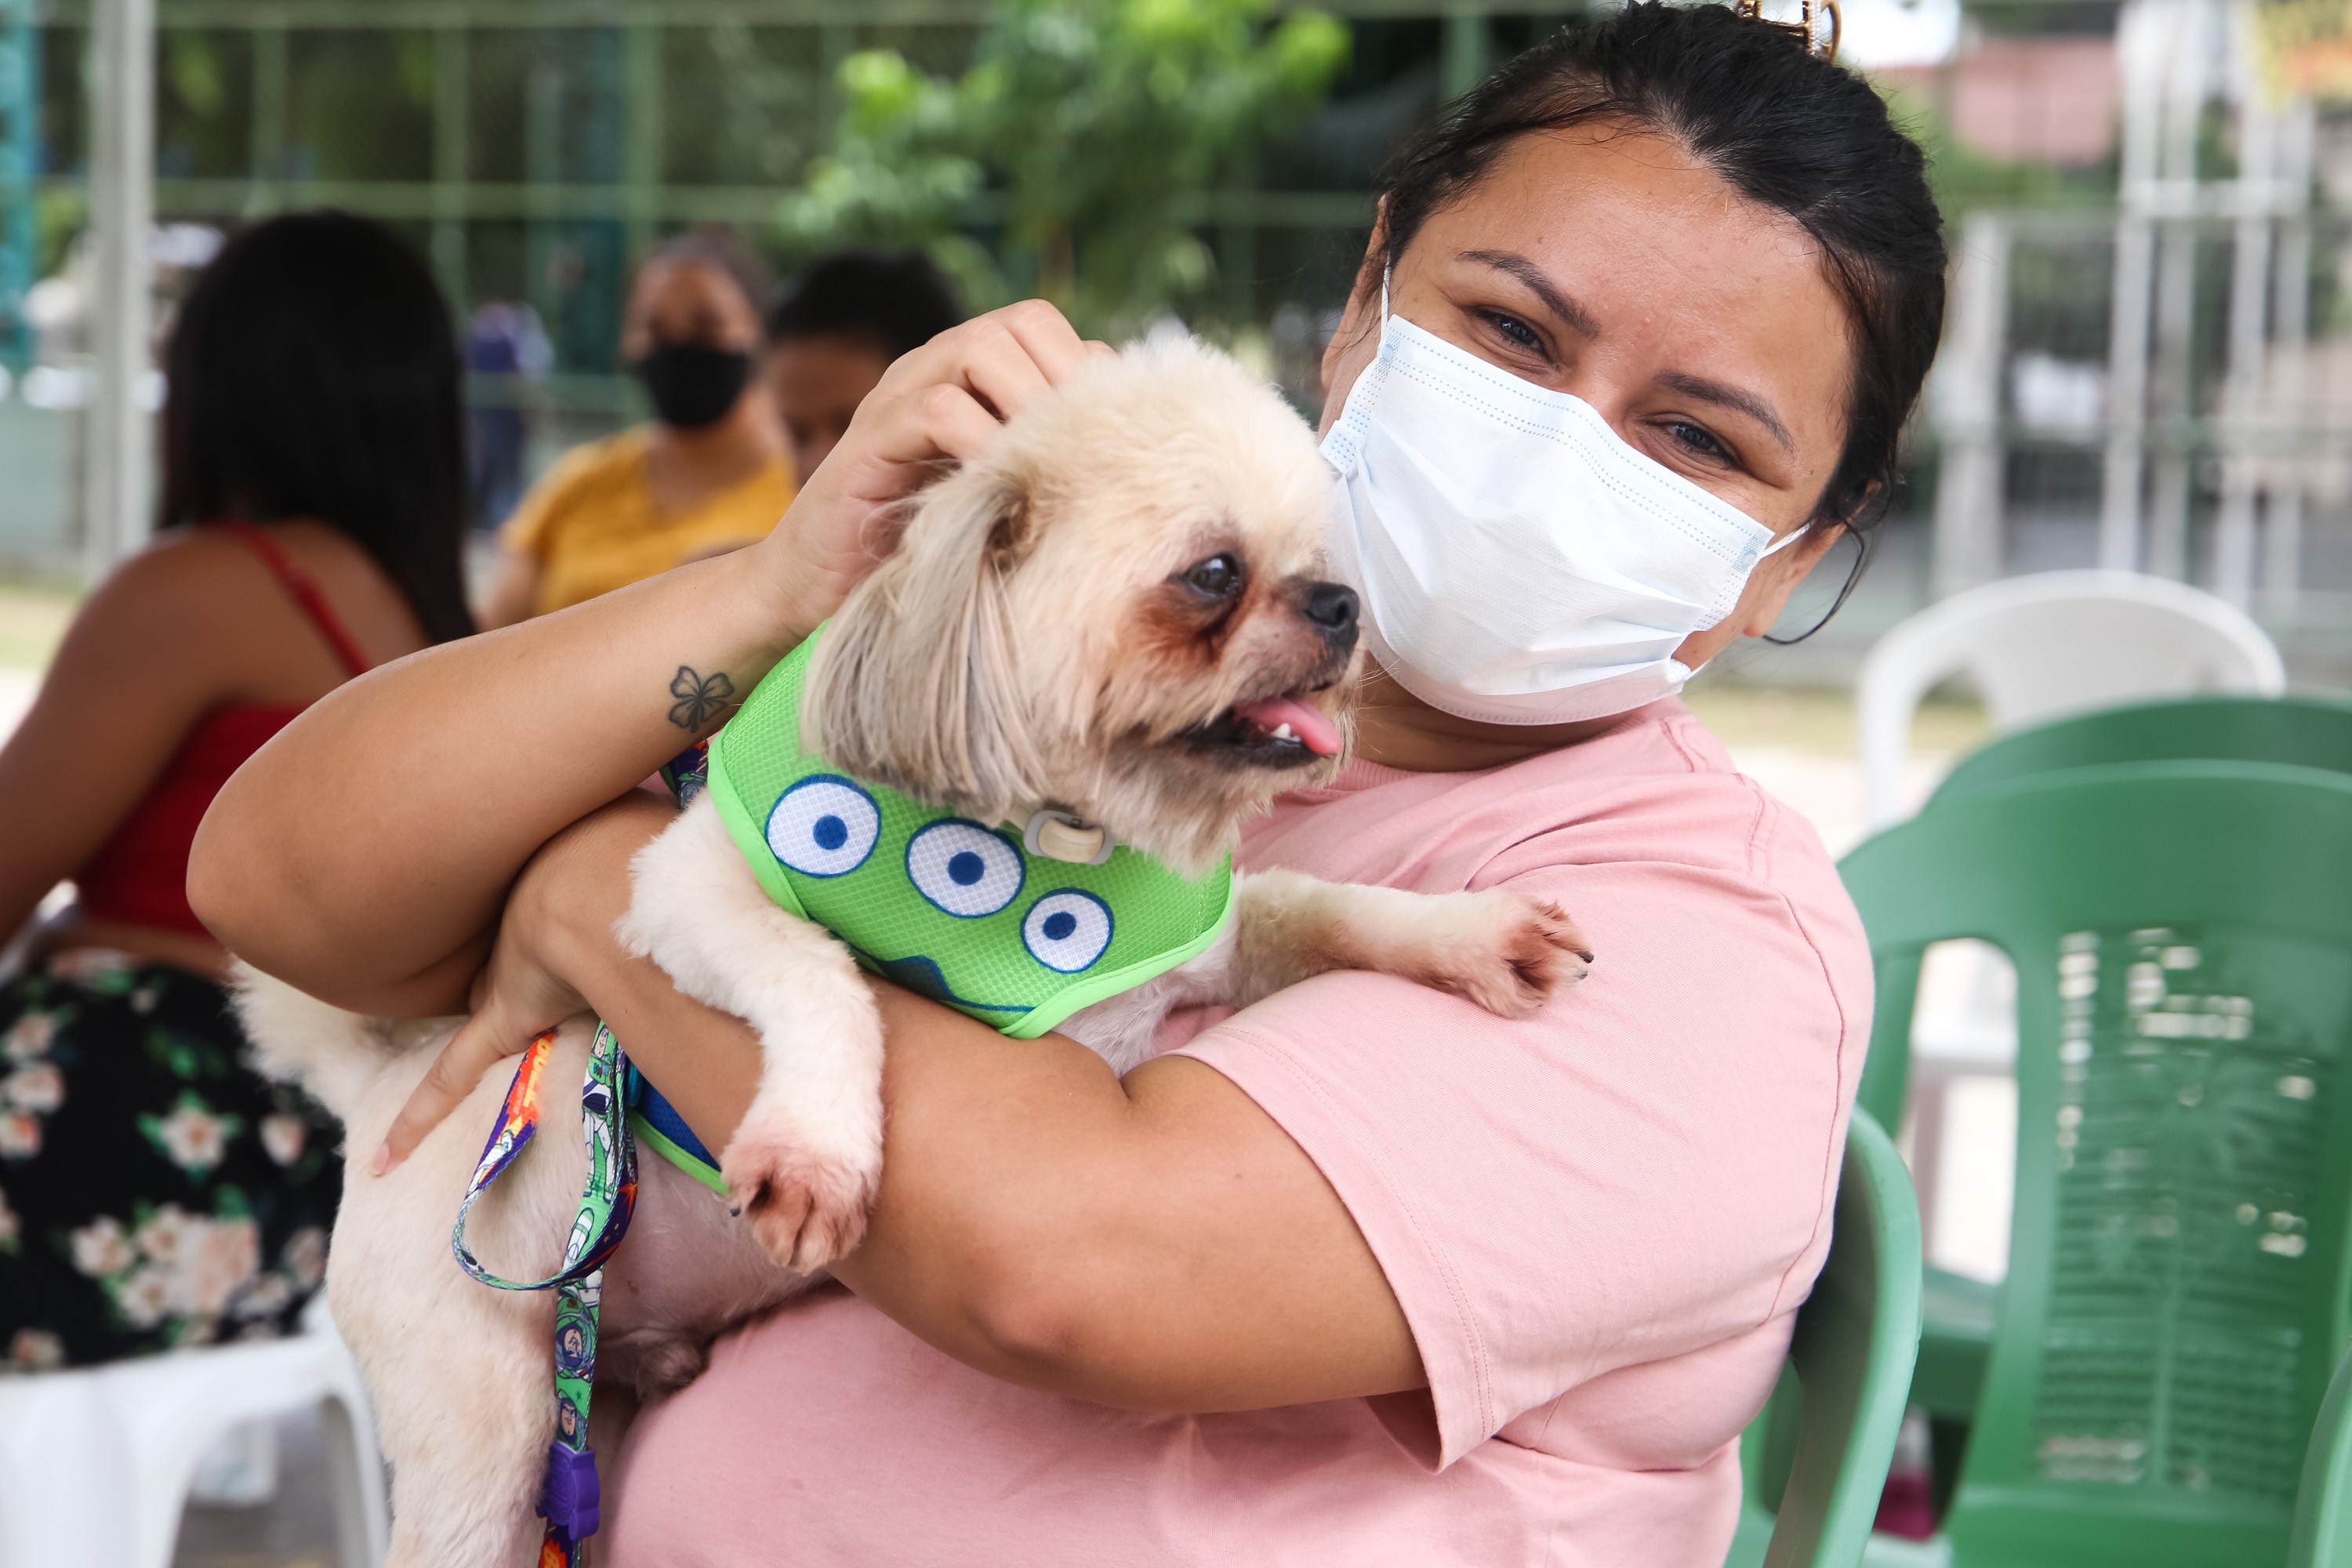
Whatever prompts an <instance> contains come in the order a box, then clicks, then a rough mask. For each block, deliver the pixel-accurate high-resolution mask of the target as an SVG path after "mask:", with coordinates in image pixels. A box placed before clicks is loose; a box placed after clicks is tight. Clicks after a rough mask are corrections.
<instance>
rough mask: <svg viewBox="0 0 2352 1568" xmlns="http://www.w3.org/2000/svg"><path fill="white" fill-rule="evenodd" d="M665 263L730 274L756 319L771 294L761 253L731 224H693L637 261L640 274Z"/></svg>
mask: <svg viewBox="0 0 2352 1568" xmlns="http://www.w3.org/2000/svg"><path fill="white" fill-rule="evenodd" d="M665 263H669V264H677V265H682V266H688V267H708V268H711V269H712V270H713V271H716V272H723V273H725V274H726V275H727V279H728V281H730V282H731V283H733V284H734V285H735V287H736V288H737V289H740V290H742V294H743V303H744V304H746V305H748V306H749V307H751V314H752V316H753V318H754V319H756V318H757V317H758V316H759V314H760V301H761V300H764V299H766V298H767V297H768V290H769V289H770V288H772V286H773V280H772V279H771V278H770V277H769V275H768V266H767V263H766V262H764V261H761V259H760V256H759V253H758V252H757V251H755V250H753V249H752V248H751V247H750V246H749V245H747V244H745V243H744V241H743V237H742V236H741V235H740V234H737V233H736V232H735V231H734V230H733V229H731V228H720V227H704V228H690V229H688V230H687V231H686V232H685V233H684V234H681V235H678V236H676V237H673V238H670V239H666V240H664V241H662V243H661V244H660V245H659V246H657V247H655V248H654V251H653V253H652V254H651V255H649V256H647V257H646V258H645V260H643V261H642V262H640V263H638V264H637V276H638V277H640V278H642V277H644V276H645V275H646V272H647V271H649V270H651V269H652V268H656V267H659V266H662V265H664V264H665Z"/></svg>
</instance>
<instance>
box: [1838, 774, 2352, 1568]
mask: <svg viewBox="0 0 2352 1568" xmlns="http://www.w3.org/2000/svg"><path fill="white" fill-rule="evenodd" d="M1842 870H1843V873H1844V876H1845V879H1846V885H1847V887H1848V888H1849V889H1852V891H1853V896H1854V900H1855V902H1856V903H1857V904H1858V905H1859V906H1860V908H1861V910H1862V914H1863V921H1864V925H1865V926H1866V928H1867V929H1868V931H1869V932H1870V940H1871V946H1872V951H1873V954H1874V959H1875V962H1876V967H1877V973H1878V1021H1877V1024H1876V1026H1875V1029H1874V1036H1875V1037H1874V1042H1873V1045H1874V1049H1873V1053H1872V1057H1873V1061H1872V1068H1873V1069H1874V1070H1876V1069H1878V1068H1880V1067H1881V1066H1882V1064H1883V1063H1884V1062H1885V1060H1887V1059H1890V1058H1891V1059H1893V1060H1894V1061H1895V1063H1896V1065H1897V1067H1898V1068H1899V1067H1900V1065H1901V1058H1902V1054H1903V1051H1904V1048H1905V1046H1906V1043H1907V1038H1908V1029H1909V1020H1910V1017H1911V1014H1912V1006H1913V1003H1914V1000H1915V997H1916V988H1917V983H1918V975H1919V962H1920V955H1921V953H1922V952H1924V951H1925V949H1926V948H1927V946H1928V945H1929V944H1931V943H1933V942H1942V941H1947V940H1950V939H1953V938H1958V937H1974V938H1979V939H1981V940H1984V941H1987V942H1992V943H1994V944H1995V945H1997V946H1999V947H2000V948H2002V949H2004V950H2005V951H2006V952H2008V954H2009V956H2010V958H2011V961H2012V962H2013V963H2015V964H2016V966H2017V971H2018V1035H2019V1050H2018V1126H2019V1129H2020V1131H2019V1136H2018V1153H2017V1180H2016V1194H2017V1195H2016V1219H2015V1223H2014V1225H2013V1227H2012V1231H2011V1244H2010V1260H2009V1275H2008V1279H2007V1281H2006V1283H2005V1284H2004V1285H2003V1287H2002V1288H2001V1291H2000V1299H1999V1308H1998V1311H1997V1312H1996V1313H1995V1314H1994V1318H1993V1322H1992V1330H1991V1353H1990V1363H1989V1365H1988V1367H1987V1369H1986V1373H1985V1378H1984V1388H1983V1394H1982V1399H1981V1402H1980V1403H1979V1405H1978V1407H1977V1409H1976V1411H1975V1425H1974V1428H1973V1431H1972V1433H1971V1436H1970V1439H1969V1447H1968V1451H1967V1455H1966V1458H1965V1459H1964V1460H1963V1462H1962V1466H1961V1470H1960V1475H1959V1479H1958V1493H1957V1496H1956V1497H1955V1499H1954V1501H1953V1506H1952V1508H1951V1510H1950V1512H1949V1513H1948V1515H1947V1519H1946V1527H1947V1535H1946V1536H1945V1537H1944V1538H1943V1539H1942V1541H1941V1542H1939V1543H1938V1544H1939V1546H1940V1547H1941V1548H1942V1549H1943V1550H1945V1551H1948V1553H1949V1561H1951V1562H1952V1563H1955V1564H1957V1565H1958V1568H1975V1565H1977V1564H1993V1563H2000V1564H2014V1565H2017V1568H2043V1565H2046V1568H2062V1565H2063V1568H2110V1565H2112V1568H2126V1565H2128V1568H2163V1565H2170V1564H2180V1565H2183V1568H2186V1565H2190V1564H2213V1565H2216V1568H2218V1565H2221V1564H2228V1565H2230V1568H2251V1565H2257V1564H2274V1563H2284V1561H2285V1557H2286V1549H2287V1539H2288V1530H2289V1524H2290V1519H2291V1513H2292V1510H2293V1507H2294V1494H2295V1477H2296V1474H2297V1471H2298V1469H2299V1468H2300V1466H2301V1464H2302V1462H2303V1457H2304V1453H2305V1447H2306V1438H2307V1436H2308V1434H2309V1433H2310V1431H2311V1428H2312V1420H2313V1416H2314V1415H2315V1413H2316V1412H2317V1411H2318V1410H2319V1408H2320V1405H2321V1401H2322V1395H2323V1394H2324V1393H2325V1392H2326V1386H2327V1383H2328V1379H2329V1377H2330V1375H2331V1374H2332V1373H2333V1372H2334V1371H2335V1363H2336V1350H2337V1348H2338V1347H2340V1346H2342V1345H2343V1344H2344V1343H2345V1341H2346V1326H2347V1325H2346V1285H2345V1279H2346V1277H2347V1268H2352V1253H2348V1252H2347V1208H2352V1092H2346V1091H2347V1090H2352V1075H2347V1072H2346V1071H2345V1070H2344V1066H2343V1057H2344V1052H2345V1048H2346V1047H2347V1043H2352V776H2346V775H2343V774H2338V773H2324V772H2321V771H2319V770H2316V769H2310V768H2297V767H2285V766H2279V765H2275V764H2264V763H2194V762H2192V763H2133V764H2125V765H2120V766H2114V767H2104V768H2081V769H2074V770H2072V771H2068V772H2063V773H2049V774H2044V775H2041V776H2038V777H2032V778H2026V779H2021V780H2019V781H2016V782H2014V783H2012V784H2008V785H2005V786H2001V787H1998V788H1990V789H1988V790H1986V791H1985V792H1983V793H1981V794H1972V795H1966V796H1964V797H1962V798H1958V799H1955V800H1952V801H1949V802H1948V803H1945V804H1942V805H1938V806H1937V808H1936V809H1935V810H1932V811H1928V812H1925V813H1922V814H1921V815H1920V816H1917V817H1916V818H1915V819H1913V820H1912V821H1910V822H1908V823H1906V824H1903V825H1902V826H1898V827H1895V828H1894V829H1892V830H1890V831H1888V832H1886V833H1885V834H1882V835H1880V836H1879V837H1876V838H1874V839H1872V840H1870V841H1869V842H1868V843H1866V844H1864V845H1863V846H1862V847H1860V848H1858V849H1856V850H1854V851H1853V854H1851V855H1850V856H1848V857H1847V858H1846V860H1845V861H1844V863H1843V867H1842ZM1896 1100H1897V1102H1898V1103H1899V1100H1900V1096H1899V1094H1898V1095H1897V1096H1896ZM1874 1554H1875V1553H1874Z"/></svg>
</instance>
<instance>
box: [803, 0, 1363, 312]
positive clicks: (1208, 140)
mask: <svg viewBox="0 0 2352 1568" xmlns="http://www.w3.org/2000/svg"><path fill="white" fill-rule="evenodd" d="M1273 9H1274V6H1273V0H1005V3H1004V4H1003V5H1001V6H999V7H998V9H997V10H996V12H995V14H994V16H993V17H992V20H991V22H990V24H989V26H987V28H986V29H985V30H984V31H983V32H982V35H981V37H980V39H979V41H978V45H977V47H976V49H975V52H974V58H973V61H972V64H971V67H970V68H968V69H967V70H965V71H964V72H963V73H962V75H961V76H960V77H958V78H955V79H940V78H936V77H932V76H929V75H927V74H925V73H923V72H922V71H919V70H918V69H916V68H913V67H912V66H910V65H908V63H907V61H906V60H905V59H904V58H901V57H900V56H899V55H898V54H896V53H893V52H890V51H887V50H874V51H868V52H866V53H862V54H857V55H853V56H851V57H850V58H848V59H847V60H845V61H844V62H843V65H842V68H841V78H840V80H841V89H842V92H843V95H844V99H845V107H844V109H843V111H842V116H841V122H840V126H839V128H838V131H837V132H836V135H835V142H834V145H833V148H832V150H831V151H830V152H829V153H825V154H824V155H823V156H820V157H819V158H817V159H816V160H814V163H812V164H811V165H810V167H809V171H808V174H807V175H806V177H805V179H804V180H803V183H802V184H801V186H800V187H799V188H798V189H797V190H795V191H793V193H792V194H791V195H788V196H787V197H786V198H785V199H784V201H783V203H782V207H781V210H780V213H779V224H780V227H781V228H782V234H783V237H784V238H785V240H786V242H787V244H788V245H790V246H791V247H792V248H793V249H794V250H797V251H801V252H803V253H813V252H814V251H816V250H819V249H823V248H824V247H829V246H834V245H842V244H887V245H920V246H924V247H929V249H930V250H931V251H932V253H933V254H934V255H935V256H936V257H938V258H939V259H940V262H941V263H942V264H943V265H945V266H946V267H948V268H950V270H951V271H953V272H955V273H956V274H958V275H959V277H960V278H961V280H962V281H963V282H964V284H965V286H966V288H967V289H968V290H969V291H970V293H971V299H972V300H973V302H974V303H975V304H982V305H984V304H991V303H995V302H1000V301H1002V300H1007V299H1010V298H1013V296H1014V295H1016V294H1018V293H1024V292H1029V291H1033V290H1034V291H1035V292H1037V293H1041V294H1043V295H1045V297H1046V298H1047V299H1050V300H1054V301H1055V303H1057V304H1059V305H1061V306H1062V307H1063V308H1064V309H1065V310H1067V311H1068V312H1069V313H1070V315H1071V317H1072V319H1073V320H1075V321H1076V322H1077V323H1078V324H1079V326H1080V328H1081V330H1084V331H1091V332H1120V331H1131V330H1133V329H1134V328H1135V327H1137V326H1139V325H1140V324H1141V323H1142V322H1143V321H1147V320H1148V319H1149V318H1150V316H1152V315H1153V314H1155V313H1157V312H1158V311H1160V310H1168V309H1171V308H1172V309H1176V310H1186V309H1188V308H1192V307H1197V306H1200V305H1202V304H1204V303H1205V301H1206V300H1207V292H1206V291H1207V289H1208V287H1209V285H1210V283H1211V282H1212V280H1213V275H1214V272H1215V260H1214V258H1213V256H1212V255H1211V253H1210V251H1209V249H1208V247H1206V246H1205V245H1203V244H1202V241H1201V239H1200V237H1199V235H1198V234H1197V233H1196V232H1195V229H1196V226H1198V225H1199V224H1200V223H1201V222H1202V219H1203V217H1204V216H1205V208H1206V202H1205V197H1206V196H1207V195H1208V194H1209V193H1211V192H1213V191H1216V190H1220V189H1223V188H1226V187H1228V186H1230V185H1231V184H1234V182H1235V181H1236V180H1238V179H1240V178H1242V177H1244V175H1245V174H1246V171H1247V169H1248V166H1249V163H1250V161H1251V160H1252V158H1253V157H1254V156H1255V154H1256V153H1258V152H1259V151H1261V150H1262V149H1264V148H1265V146H1266V145H1267V144H1268V143H1269V142H1272V141H1273V140H1274V139H1276V138H1277V137H1280V136H1282V135H1285V134H1286V133H1287V132H1290V131H1291V130H1292V129H1294V128H1295V127H1296V126H1297V124H1298V122H1299V121H1301V120H1302V119H1303V118H1304V117H1305V116H1306V115H1307V114H1308V113H1310V112H1312V110H1314V109H1315V108H1316V106H1317V105H1318V104H1319V103H1321V102H1322V100H1323V98H1324V95H1325V94H1326V93H1327V92H1328V90H1329V88H1330V85H1331V82H1332V79H1333V78H1334V77H1335V76H1337V74H1338V73H1339V69H1340V68H1341V67H1342V66H1343V65H1344V64H1345V63H1346V61H1347V55H1348V35H1347V32H1346V29H1345V28H1344V27H1342V26H1341V25H1340V24H1339V23H1338V22H1337V21H1335V20H1333V19H1332V18H1331V17H1329V16H1326V15H1324V14H1323V13H1321V12H1318V11H1292V12H1289V13H1288V14H1287V15H1286V16H1282V17H1281V18H1280V19H1279V20H1276V18H1275V17H1274V16H1273ZM983 237H986V238H990V239H993V240H994V242H995V243H994V244H993V246H992V247H991V246H987V245H983V244H982V238H983Z"/></svg>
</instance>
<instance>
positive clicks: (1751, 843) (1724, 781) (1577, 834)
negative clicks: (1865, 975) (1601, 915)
mask: <svg viewBox="0 0 2352 1568" xmlns="http://www.w3.org/2000/svg"><path fill="white" fill-rule="evenodd" d="M1270 826H1274V827H1275V828H1276V830H1277V831H1279V832H1282V833H1283V835H1284V836H1285V837H1289V836H1293V835H1297V836H1302V837H1308V838H1312V839H1317V840H1324V841H1326V842H1327V843H1328V844H1329V845H1331V846H1332V847H1338V846H1339V845H1341V844H1345V845H1348V846H1349V847H1351V850H1352V851H1353V852H1355V853H1360V854H1361V855H1364V856H1366V857H1368V858H1379V859H1385V860H1398V861H1399V862H1400V863H1401V864H1402V863H1406V862H1410V863H1417V864H1435V863H1444V864H1446V865H1448V866H1453V867H1461V866H1464V865H1465V864H1471V863H1484V862H1485V861H1486V860H1491V859H1493V858H1496V857H1498V856H1503V855H1506V854H1511V855H1513V856H1514V858H1516V859H1518V860H1524V861H1530V862H1532V861H1533V860H1536V859H1540V858H1544V857H1550V858H1558V859H1560V860H1563V861H1572V862H1575V863H1580V864H1594V863H1598V862H1600V861H1603V860H1641V861H1647V862H1657V863H1664V864H1680V865H1686V866H1699V867H1706V868H1717V869H1727V870H1730V869H1737V870H1740V871H1748V870H1755V871H1759V872H1761V871H1763V870H1765V869H1766V868H1765V866H1764V865H1763V864H1762V861H1763V860H1765V859H1769V858H1770V857H1771V855H1772V853H1773V852H1774V851H1777V850H1779V849H1780V848H1781V847H1782V841H1783V840H1787V841H1788V847H1789V848H1790V850H1791V852H1793V853H1795V854H1797V855H1798V857H1799V858H1801V859H1802V858H1805V855H1804V850H1805V846H1806V845H1807V843H1810V844H1811V852H1812V855H1813V856H1814V857H1815V858H1817V859H1818V864H1819V867H1820V868H1822V869H1826V868H1827V867H1828V858H1827V856H1826V854H1824V853H1822V852H1821V850H1820V841H1819V839H1818V837H1815V836H1813V834H1812V833H1811V826H1810V825H1809V824H1807V823H1805V821H1804V820H1803V819H1802V818H1801V817H1799V816H1795V815H1794V814H1793V813H1790V812H1788V811H1787V810H1786V809H1785V808H1782V807H1780V805H1779V803H1778V802H1776V801H1774V800H1773V799H1772V798H1771V797H1770V796H1769V795H1767V794H1766V793H1765V792H1764V791H1763V789H1762V788H1761V787H1760V786H1759V785H1758V784H1756V782H1755V781H1754V780H1752V779H1750V778H1748V777H1747V776H1745V775H1744V774H1742V773H1740V772H1739V771H1738V768H1737V767H1736V766H1734V765H1733V763H1732V761H1731V759H1730V757H1729V755H1728V754H1727V752H1725V751H1724V749H1723V746H1722V744H1721V742H1718V741H1717V740H1716V739H1715V737H1714V736H1713V735H1712V734H1710V733H1709V732H1708V731H1707V730H1706V726H1705V725H1703V724H1701V723H1700V722H1699V721H1698V720H1697V719H1696V717H1694V716H1693V715H1692V714H1691V712H1690V710H1688V709H1686V708H1685V707H1684V706H1683V705H1682V704H1681V703H1680V702H1679V701H1675V700H1667V701H1663V702H1657V703H1653V704H1651V705H1650V706H1649V707H1647V708H1643V709H1641V710H1637V711H1635V712H1633V713H1630V714H1628V715H1626V716H1625V719H1624V720H1623V721H1622V722H1621V723H1619V724H1617V725H1615V726H1613V727H1612V728H1611V729H1610V730H1608V731H1604V732H1603V733H1601V734H1600V735H1598V736H1595V737H1594V738H1592V739H1591V740H1589V741H1585V742H1580V744H1577V745H1573V746H1564V747H1560V748H1559V749H1557V750H1555V751H1550V752H1542V753H1539V754H1538V755H1536V756H1532V757H1528V758H1527V759H1525V760H1523V761H1520V762H1517V763H1510V764H1507V765H1506V766H1503V767H1496V768H1488V769H1485V770H1482V771H1479V772H1475V773H1401V772H1398V771H1396V770H1393V769H1388V768H1382V767H1379V766H1376V765H1372V764H1368V763H1351V764H1349V767H1348V768H1347V769H1346V770H1345V771H1343V772H1342V773H1341V774H1340V777H1339V782H1338V783H1337V784H1335V785H1334V786H1333V787H1332V788H1330V789H1328V790H1322V791H1309V792H1305V793H1302V794H1300V795H1292V796H1287V797H1285V800H1284V803H1283V805H1282V806H1281V807H1280V808H1278V809H1277V811H1276V815H1275V816H1274V818H1273V819H1271V824H1270ZM1354 879H1363V880H1386V879H1387V878H1386V877H1385V876H1383V875H1381V874H1380V868H1378V867H1376V866H1374V865H1372V864H1371V863H1370V860H1369V859H1368V861H1367V863H1366V864H1365V865H1364V866H1363V867H1362V868H1360V871H1359V873H1358V875H1357V876H1356V877H1355V878H1354Z"/></svg>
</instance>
